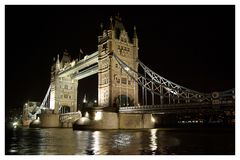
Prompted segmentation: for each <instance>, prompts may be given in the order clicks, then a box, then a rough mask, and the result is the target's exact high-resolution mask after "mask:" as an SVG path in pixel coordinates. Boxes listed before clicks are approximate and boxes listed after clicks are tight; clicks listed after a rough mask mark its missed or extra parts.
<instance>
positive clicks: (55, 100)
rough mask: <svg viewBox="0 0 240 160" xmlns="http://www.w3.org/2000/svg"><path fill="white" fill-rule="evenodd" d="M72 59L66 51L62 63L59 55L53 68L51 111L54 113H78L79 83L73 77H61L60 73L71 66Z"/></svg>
mask: <svg viewBox="0 0 240 160" xmlns="http://www.w3.org/2000/svg"><path fill="white" fill-rule="evenodd" d="M71 63H73V62H71V57H70V56H69V54H68V52H67V51H66V50H65V51H64V53H63V57H62V59H61V61H60V59H59V55H57V60H56V62H55V63H54V64H53V65H52V68H51V89H50V109H52V110H54V113H66V112H76V111H77V87H78V81H77V80H74V79H72V78H71V76H65V77H59V72H60V71H62V70H65V69H66V68H68V67H70V66H71Z"/></svg>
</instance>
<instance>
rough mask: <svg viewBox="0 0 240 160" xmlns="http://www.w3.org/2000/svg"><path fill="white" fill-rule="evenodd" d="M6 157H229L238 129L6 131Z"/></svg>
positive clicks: (26, 129) (233, 148)
mask: <svg viewBox="0 0 240 160" xmlns="http://www.w3.org/2000/svg"><path fill="white" fill-rule="evenodd" d="M5 143H6V145H5V153H6V154H20V155H29V154H31V155H55V154H58V155H95V154H96V155H142V154H150V155H151V154H158V155H162V154H170V155H206V154H207V155H229V154H235V132H234V129H194V130H189V129H145V130H103V131H73V130H72V129H63V128H49V129H34V128H22V129H11V130H6V135H5Z"/></svg>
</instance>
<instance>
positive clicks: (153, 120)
mask: <svg viewBox="0 0 240 160" xmlns="http://www.w3.org/2000/svg"><path fill="white" fill-rule="evenodd" d="M151 121H152V122H153V123H154V122H156V120H155V119H154V118H153V115H151Z"/></svg>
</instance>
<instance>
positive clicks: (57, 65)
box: [56, 54, 60, 70]
mask: <svg viewBox="0 0 240 160" xmlns="http://www.w3.org/2000/svg"><path fill="white" fill-rule="evenodd" d="M56 69H57V70H58V69H60V61H59V54H58V55H57V61H56Z"/></svg>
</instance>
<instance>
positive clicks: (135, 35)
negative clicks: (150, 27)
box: [133, 26, 137, 38]
mask: <svg viewBox="0 0 240 160" xmlns="http://www.w3.org/2000/svg"><path fill="white" fill-rule="evenodd" d="M133 29H134V32H133V38H137V31H136V26H134V28H133Z"/></svg>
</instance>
